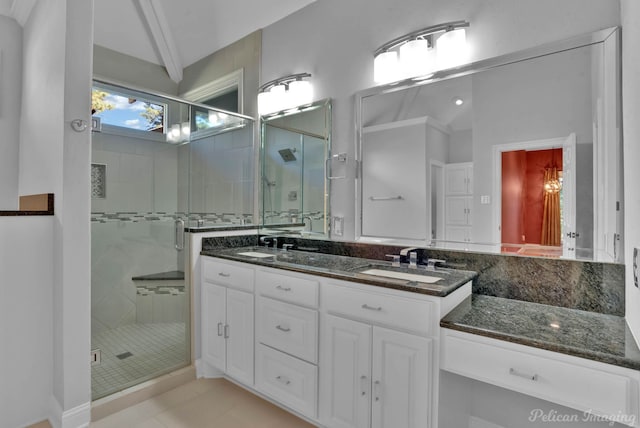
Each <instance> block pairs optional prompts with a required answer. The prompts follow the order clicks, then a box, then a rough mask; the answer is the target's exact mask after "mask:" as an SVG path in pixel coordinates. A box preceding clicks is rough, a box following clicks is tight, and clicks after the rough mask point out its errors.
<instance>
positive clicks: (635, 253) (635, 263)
mask: <svg viewBox="0 0 640 428" xmlns="http://www.w3.org/2000/svg"><path fill="white" fill-rule="evenodd" d="M638 251H640V250H638V249H637V248H634V249H633V284H634V285H635V286H636V287H638V276H639V274H640V272H639V271H638Z"/></svg>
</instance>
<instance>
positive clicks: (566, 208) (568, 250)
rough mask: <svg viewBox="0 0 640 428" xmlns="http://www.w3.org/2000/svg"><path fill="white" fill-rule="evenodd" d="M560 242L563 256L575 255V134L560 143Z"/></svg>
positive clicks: (572, 256) (573, 256)
mask: <svg viewBox="0 0 640 428" xmlns="http://www.w3.org/2000/svg"><path fill="white" fill-rule="evenodd" d="M562 233H563V236H562V242H563V250H562V252H563V256H564V257H570V258H575V256H576V233H577V230H576V134H575V133H571V134H570V135H569V136H568V137H567V139H566V140H565V142H564V143H563V144H562Z"/></svg>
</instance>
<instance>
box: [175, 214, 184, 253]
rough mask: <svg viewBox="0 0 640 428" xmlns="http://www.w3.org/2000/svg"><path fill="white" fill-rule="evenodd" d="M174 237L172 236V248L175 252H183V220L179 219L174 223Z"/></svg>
mask: <svg viewBox="0 0 640 428" xmlns="http://www.w3.org/2000/svg"><path fill="white" fill-rule="evenodd" d="M174 225H175V230H174V232H175V236H174V246H175V248H176V250H178V251H182V250H184V220H183V219H181V218H179V219H178V220H176V221H175V223H174Z"/></svg>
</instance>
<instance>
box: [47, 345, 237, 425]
mask: <svg viewBox="0 0 640 428" xmlns="http://www.w3.org/2000/svg"><path fill="white" fill-rule="evenodd" d="M195 366H196V377H197V378H198V379H200V378H206V379H213V378H221V377H225V376H224V373H223V372H222V371H221V370H218V369H216V368H215V367H213V366H212V365H211V364H209V363H207V362H206V361H204V360H203V359H202V358H198V359H197V360H196V361H195ZM54 428H55V427H54Z"/></svg>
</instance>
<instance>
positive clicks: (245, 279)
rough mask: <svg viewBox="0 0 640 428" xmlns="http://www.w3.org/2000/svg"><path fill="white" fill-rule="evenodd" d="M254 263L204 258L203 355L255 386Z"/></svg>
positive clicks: (222, 369) (209, 360)
mask: <svg viewBox="0 0 640 428" xmlns="http://www.w3.org/2000/svg"><path fill="white" fill-rule="evenodd" d="M253 275H254V271H253V268H251V267H245V266H243V265H240V264H237V263H233V262H222V261H219V260H217V259H216V260H214V259H210V258H204V259H203V262H202V290H201V293H202V294H201V299H202V302H201V309H202V359H203V360H204V361H205V362H206V363H208V364H210V365H211V366H213V367H215V368H217V369H219V370H221V371H222V372H224V373H226V374H227V375H228V376H229V377H232V378H234V379H236V380H237V381H239V382H241V383H243V384H245V385H248V386H251V385H253V370H254V357H253V355H254V341H253V337H254V307H253V301H254V297H253V287H254V284H253Z"/></svg>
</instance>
